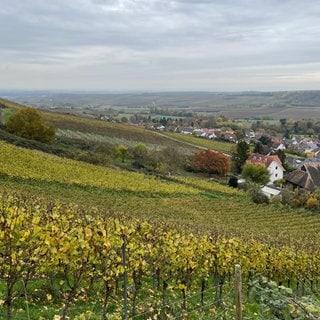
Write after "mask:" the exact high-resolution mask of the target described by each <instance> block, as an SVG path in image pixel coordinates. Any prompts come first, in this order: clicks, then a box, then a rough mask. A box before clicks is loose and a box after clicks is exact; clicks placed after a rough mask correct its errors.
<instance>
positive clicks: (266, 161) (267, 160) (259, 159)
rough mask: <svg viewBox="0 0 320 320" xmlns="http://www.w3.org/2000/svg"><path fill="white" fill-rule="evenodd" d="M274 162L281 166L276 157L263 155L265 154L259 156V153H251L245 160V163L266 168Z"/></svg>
mask: <svg viewBox="0 0 320 320" xmlns="http://www.w3.org/2000/svg"><path fill="white" fill-rule="evenodd" d="M273 161H276V162H278V163H279V165H281V166H282V164H281V160H280V158H279V157H278V156H277V155H272V156H270V155H265V154H260V153H252V154H251V155H250V156H249V158H248V159H247V161H246V163H251V164H255V165H263V166H265V167H266V168H268V167H269V166H270V164H271V163H272V162H273Z"/></svg>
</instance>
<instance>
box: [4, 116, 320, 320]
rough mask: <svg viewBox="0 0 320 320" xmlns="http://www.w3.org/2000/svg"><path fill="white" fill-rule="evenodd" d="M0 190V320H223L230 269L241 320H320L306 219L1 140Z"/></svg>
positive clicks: (208, 185) (319, 240) (212, 186)
mask: <svg viewBox="0 0 320 320" xmlns="http://www.w3.org/2000/svg"><path fill="white" fill-rule="evenodd" d="M52 117H53V116H52ZM57 117H58V116H57ZM62 117H64V116H62ZM58 118H59V117H58ZM58 118H57V119H58ZM59 119H60V118H59ZM57 121H58V120H57ZM83 121H84V122H86V121H87V120H86V119H84V120H83ZM110 125H112V124H110ZM73 132H75V131H73ZM97 135H99V133H98V131H95V133H92V135H91V136H90V137H92V139H94V138H96V137H97ZM0 187H1V193H0V305H2V308H1V311H0V318H1V319H18V320H19V319H68V318H70V319H234V318H235V309H234V301H233V272H234V266H235V264H240V265H241V267H242V276H243V283H244V291H245V293H246V295H245V303H244V306H243V308H244V314H245V316H246V319H292V318H295V319H318V318H319V317H320V310H319V305H320V303H319V301H317V293H318V290H319V288H318V286H319V277H320V274H319V273H320V259H319V258H320V249H319V248H320V236H319V235H320V217H319V216H318V215H317V214H315V213H311V212H308V211H306V210H296V209H293V208H289V207H286V206H283V205H281V204H270V205H266V204H261V205H257V204H254V203H252V202H251V201H250V199H249V198H248V197H247V195H246V194H245V193H244V192H242V191H239V190H237V189H233V188H230V187H228V186H226V185H222V184H219V183H217V182H214V181H209V180H203V179H202V180H201V179H196V178H186V177H181V176H176V175H173V176H171V177H162V176H153V175H145V174H142V173H137V172H129V171H123V170H120V169H117V168H111V167H110V168H108V167H102V166H101V167H100V166H95V165H92V164H88V163H84V162H80V161H74V160H71V159H64V158H60V157H58V156H53V155H49V154H46V153H43V152H40V151H34V150H33V151H32V150H27V149H24V148H20V147H16V146H13V145H10V144H8V143H5V142H1V141H0ZM262 277H263V278H262ZM265 279H267V280H265ZM269 280H273V281H275V282H270V281H269ZM266 288H267V289H268V290H266ZM272 288H273V289H272ZM259 290H260V291H259ZM258 291H259V298H257V292H258ZM262 292H264V293H262ZM266 292H269V294H270V295H272V297H270V296H268V297H266V299H264V300H263V299H262V297H264V295H266ZM280 294H281V296H280ZM259 299H260V300H259ZM262 300H263V301H262ZM279 301H280V302H279ZM271 302H272V305H271ZM277 303H278V304H280V305H281V307H277ZM283 306H286V307H283ZM252 310H254V311H252ZM317 317H318V318H317Z"/></svg>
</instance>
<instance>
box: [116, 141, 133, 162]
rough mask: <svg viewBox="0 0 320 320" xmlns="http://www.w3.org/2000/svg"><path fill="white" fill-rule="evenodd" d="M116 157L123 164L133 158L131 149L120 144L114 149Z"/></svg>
mask: <svg viewBox="0 0 320 320" xmlns="http://www.w3.org/2000/svg"><path fill="white" fill-rule="evenodd" d="M113 153H114V156H115V157H116V158H120V159H121V162H125V160H127V159H130V158H131V154H130V151H129V148H128V147H126V146H124V145H122V144H120V145H118V146H116V147H115V148H114V149H113Z"/></svg>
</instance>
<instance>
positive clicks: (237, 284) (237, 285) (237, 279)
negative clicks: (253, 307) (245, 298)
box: [234, 264, 242, 320]
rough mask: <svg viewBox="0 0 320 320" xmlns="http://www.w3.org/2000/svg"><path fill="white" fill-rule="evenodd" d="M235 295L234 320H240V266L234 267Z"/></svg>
mask: <svg viewBox="0 0 320 320" xmlns="http://www.w3.org/2000/svg"><path fill="white" fill-rule="evenodd" d="M234 284H235V293H236V312H237V317H236V320H242V280H241V266H240V265H239V264H236V265H235V275H234Z"/></svg>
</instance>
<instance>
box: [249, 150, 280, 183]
mask: <svg viewBox="0 0 320 320" xmlns="http://www.w3.org/2000/svg"><path fill="white" fill-rule="evenodd" d="M248 163H250V164H254V165H263V166H264V167H266V168H267V169H268V171H269V173H270V182H274V181H276V180H280V179H282V178H283V173H284V171H285V170H284V168H283V166H282V162H281V160H280V158H279V157H278V156H277V155H265V154H260V153H252V154H251V155H250V156H249V158H248V159H247V160H246V164H248Z"/></svg>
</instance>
